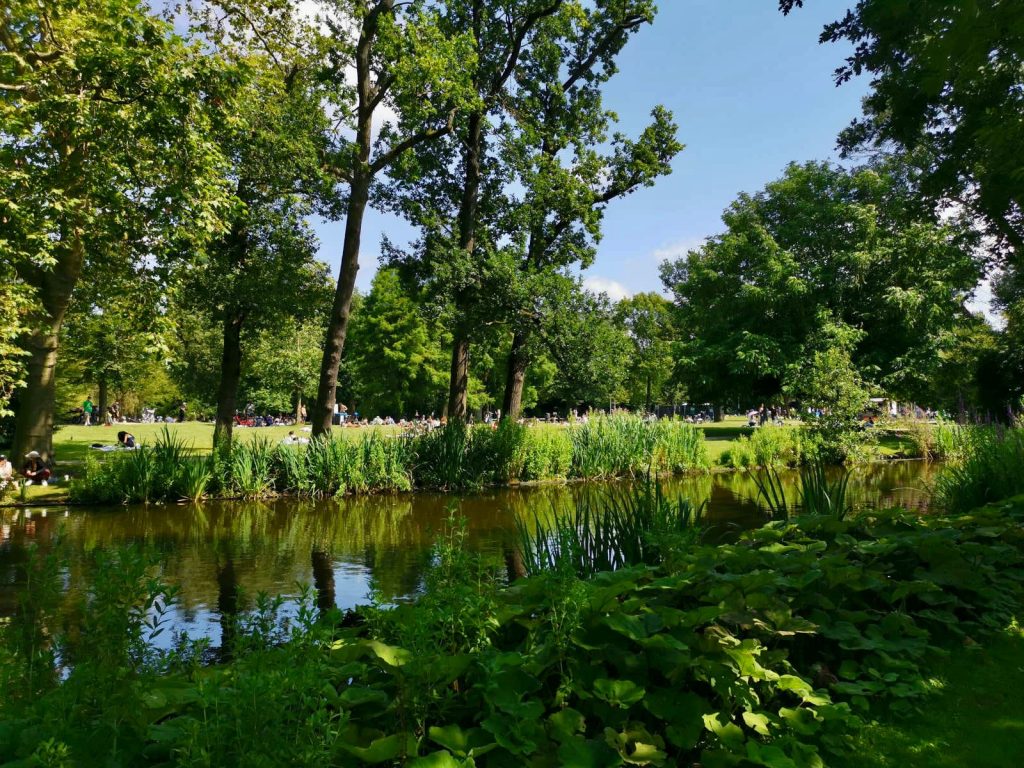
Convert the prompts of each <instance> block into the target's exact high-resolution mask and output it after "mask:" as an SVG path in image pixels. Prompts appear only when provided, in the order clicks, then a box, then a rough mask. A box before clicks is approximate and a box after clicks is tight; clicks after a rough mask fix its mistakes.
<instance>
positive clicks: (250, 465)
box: [227, 438, 275, 499]
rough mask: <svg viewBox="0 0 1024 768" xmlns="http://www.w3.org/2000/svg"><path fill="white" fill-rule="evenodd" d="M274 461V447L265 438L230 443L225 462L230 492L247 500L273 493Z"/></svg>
mask: <svg viewBox="0 0 1024 768" xmlns="http://www.w3.org/2000/svg"><path fill="white" fill-rule="evenodd" d="M274 459H275V446H274V445H273V444H272V443H271V442H270V441H269V440H267V439H266V438H256V439H254V440H250V441H248V442H242V441H241V440H236V441H234V442H232V444H231V449H230V453H229V454H228V461H227V470H228V474H229V476H230V478H231V480H230V483H231V485H230V487H231V489H232V491H233V492H234V493H237V494H238V495H240V496H242V497H243V498H247V499H256V498H259V497H261V496H266V495H267V494H268V493H270V492H271V491H273V489H274V474H273V469H274V463H275V462H274Z"/></svg>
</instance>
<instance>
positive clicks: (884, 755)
mask: <svg viewBox="0 0 1024 768" xmlns="http://www.w3.org/2000/svg"><path fill="white" fill-rule="evenodd" d="M934 674H935V676H936V677H937V678H938V679H939V681H940V682H941V687H940V688H939V689H938V690H937V692H936V693H935V694H934V695H933V696H931V697H930V698H929V699H928V700H927V702H926V703H925V704H924V706H923V707H922V709H921V711H920V712H918V713H915V714H913V715H911V716H908V717H906V718H905V719H895V718H892V717H886V718H883V719H882V720H881V721H880V722H877V723H874V724H872V725H869V726H867V727H866V728H864V729H863V730H861V731H860V733H858V734H856V735H855V736H854V737H853V738H854V748H853V749H852V750H851V751H850V752H849V753H848V754H847V755H845V756H844V757H843V758H842V759H838V760H834V761H830V762H829V765H836V766H839V767H840V768H854V766H857V767H858V768H859V767H860V766H863V765H872V766H877V768H897V766H898V767H899V768H963V767H964V766H985V768H1017V767H1018V766H1020V765H1021V761H1022V757H1024V696H1022V695H1021V691H1022V690H1024V634H1022V633H1021V632H1020V631H1019V630H1011V631H1009V632H1006V633H1005V634H1002V635H999V636H996V637H992V638H988V639H986V640H985V642H984V643H983V644H982V645H969V646H965V647H963V648H960V649H958V650H956V651H954V652H953V653H952V654H950V656H949V657H948V658H945V659H941V660H936V668H935V670H934Z"/></svg>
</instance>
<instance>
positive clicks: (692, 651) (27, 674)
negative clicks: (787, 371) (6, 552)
mask: <svg viewBox="0 0 1024 768" xmlns="http://www.w3.org/2000/svg"><path fill="white" fill-rule="evenodd" d="M986 455H987V456H988V457H989V458H991V456H992V452H990V453H989V454H986ZM985 461H986V459H984V458H980V459H977V460H976V461H974V463H973V466H975V467H979V466H980V465H981V464H982V463H984V462H985ZM969 465H971V464H970V462H968V463H967V464H965V466H969ZM576 518H577V519H576V521H575V522H574V521H571V520H569V519H568V518H566V519H565V520H563V521H562V522H561V523H559V524H558V525H556V529H557V530H545V529H541V528H534V527H531V526H530V525H529V524H526V525H524V526H523V527H522V529H521V541H520V545H519V552H520V556H521V557H522V558H523V561H524V563H526V564H527V565H528V568H527V570H528V572H529V574H530V575H529V576H528V577H527V578H524V579H520V580H518V581H515V582H513V583H512V584H505V583H504V582H503V580H502V578H501V576H500V573H499V572H500V568H499V567H498V566H497V564H496V563H494V562H492V561H491V560H490V559H489V557H490V556H488V555H485V554H476V553H473V552H470V551H469V550H467V549H466V547H465V546H464V537H465V528H464V525H462V524H461V523H460V522H459V521H457V520H454V519H453V520H451V521H450V523H449V525H448V527H447V529H446V530H445V531H444V532H443V533H442V534H441V536H440V537H439V538H438V540H437V542H436V544H435V546H434V549H433V552H432V557H431V565H430V567H429V569H428V571H427V574H426V576H425V578H424V582H423V585H422V589H421V591H420V593H419V595H418V597H417V599H416V600H415V601H414V602H411V603H402V604H399V605H393V604H389V603H387V602H386V601H382V600H380V599H379V598H377V599H371V602H370V604H369V605H367V606H364V607H361V608H360V609H359V610H358V612H357V613H354V614H346V615H344V616H343V615H342V614H340V613H339V612H338V611H337V609H322V608H317V604H316V600H315V595H314V594H313V592H312V591H310V590H306V591H304V592H302V594H301V595H300V597H299V599H298V605H297V607H296V609H295V610H294V611H291V610H288V611H285V610H283V602H282V601H281V600H280V599H278V600H274V599H271V598H267V597H265V596H261V597H259V598H257V599H256V600H255V603H254V604H252V605H251V607H250V608H249V609H248V610H242V611H240V612H239V614H238V615H237V616H235V617H234V618H232V619H230V620H229V623H228V624H226V625H225V638H226V640H225V642H224V645H223V646H222V647H221V648H220V649H219V651H218V652H217V653H216V654H215V655H212V656H211V652H212V651H213V650H214V649H212V648H211V647H210V641H209V640H208V639H204V638H188V637H179V638H177V639H176V642H175V643H174V644H173V648H172V650H170V651H164V652H161V651H157V650H155V649H154V647H153V646H152V644H151V640H152V638H153V637H154V636H155V635H156V634H158V633H159V632H161V631H162V626H163V617H164V616H165V615H166V614H167V612H168V611H169V610H171V608H172V607H173V603H174V589H173V587H172V586H170V585H167V584H165V583H163V582H162V581H161V580H160V577H159V575H157V574H158V566H159V555H158V553H156V552H147V551H145V550H140V549H134V548H127V549H119V550H117V551H113V552H104V551H98V552H95V553H93V557H94V559H95V563H94V566H95V571H96V574H97V577H96V580H95V581H94V583H93V584H92V585H91V586H90V588H89V590H88V594H85V595H82V596H81V605H80V606H79V608H78V609H77V610H78V613H76V616H77V620H79V621H80V622H81V626H82V627H83V628H84V629H86V630H88V631H81V632H78V631H75V630H74V628H72V627H70V626H69V625H68V624H67V623H66V622H62V621H61V619H60V616H59V615H58V614H57V611H58V610H59V608H58V602H57V601H56V599H55V598H56V596H57V595H59V594H60V592H61V588H60V578H61V573H62V569H63V565H62V563H61V555H60V553H59V552H56V551H55V552H51V553H49V554H45V555H44V554H41V553H39V552H33V553H32V554H31V556H30V558H29V561H28V563H27V564H26V573H27V574H30V576H31V578H30V579H29V582H28V584H29V589H27V590H26V591H25V593H24V594H23V595H22V597H21V610H19V612H18V613H17V614H16V615H15V617H14V618H13V619H12V620H9V621H8V622H7V623H6V624H0V675H2V677H0V683H3V685H4V690H5V691H7V692H8V695H6V696H5V697H4V699H3V700H2V701H0V759H2V760H5V761H6V760H14V761H21V762H20V763H16V764H21V765H47V766H65V765H72V764H80V763H81V761H82V760H83V759H84V756H86V755H90V756H97V757H98V756H106V758H108V759H109V760H113V761H116V762H117V763H118V764H122V765H140V766H142V765H195V764H204V765H229V764H230V765H243V764H244V765H248V764H265V765H272V764H290V765H328V764H332V765H353V766H354V765H385V766H397V765H406V766H414V767H416V768H429V767H430V766H456V767H457V766H472V765H477V766H484V765H486V766H498V767H500V766H513V765H517V766H519V765H536V766H548V765H552V766H554V765H561V766H572V767H573V768H584V767H585V766H620V765H627V764H629V765H650V766H663V765H690V764H694V763H696V762H699V763H700V764H701V765H704V766H710V767H712V768H714V767H715V766H767V767H770V768H775V767H777V766H786V767H787V768H815V767H817V766H824V765H846V764H860V762H858V760H855V759H854V758H853V755H854V754H855V753H859V754H860V758H859V759H860V760H861V761H862V760H863V758H864V757H865V755H864V754H862V751H863V750H864V749H865V748H868V749H870V748H872V745H877V748H878V749H881V750H882V751H883V753H884V752H885V751H887V750H889V749H890V748H893V747H891V746H890V745H896V746H899V745H903V746H902V747H901V748H903V749H904V750H905V749H906V748H907V746H908V744H907V742H908V736H914V735H915V734H917V733H919V732H920V733H924V731H927V730H928V728H927V726H926V724H925V723H922V718H924V719H925V720H926V719H927V715H928V712H929V708H930V707H932V706H936V707H939V709H940V711H945V709H948V708H949V706H950V704H949V702H948V701H947V699H949V698H950V694H953V695H954V696H955V692H951V691H949V688H948V685H949V684H951V681H952V679H953V678H954V676H955V672H956V670H957V669H963V668H964V667H965V666H968V665H971V664H974V663H979V662H983V663H984V664H985V665H986V668H987V669H989V672H987V673H986V676H985V678H984V680H985V685H986V686H989V687H990V688H989V689H987V690H986V693H988V694H989V696H990V697H991V701H992V703H991V704H986V702H985V701H984V698H983V697H982V696H981V695H980V693H978V692H975V693H974V694H972V697H971V700H972V706H973V707H974V710H975V711H974V712H973V713H972V721H973V722H984V720H985V718H988V719H989V720H991V719H992V718H994V717H996V716H999V717H1000V718H1002V721H1003V722H1004V725H1005V727H1004V728H1002V729H996V730H994V729H993V728H991V727H989V728H986V729H984V730H980V731H979V732H977V733H972V734H964V735H965V741H964V742H963V743H946V744H944V745H936V744H932V748H933V751H934V749H938V748H942V749H944V750H946V751H947V752H949V753H950V754H951V755H952V756H959V757H960V758H966V757H967V756H969V755H970V754H972V752H971V750H973V749H975V748H982V747H983V748H984V753H985V754H986V755H988V756H990V757H991V759H992V761H993V762H991V763H990V764H992V765H995V766H1001V765H1007V766H1009V765H1012V764H1013V763H1012V762H1010V761H1011V760H1012V759H1013V756H1014V755H1017V754H1019V751H1018V750H1019V748H1020V746H1021V739H1022V735H1021V732H1020V726H1021V725H1022V724H1024V720H1021V721H1020V722H1018V721H1017V720H1016V719H1015V718H1024V712H1021V711H1020V707H1019V706H1015V705H1012V704H1007V702H1012V701H1013V700H1014V699H1013V693H1014V692H1013V691H1009V690H1002V691H1001V692H1000V691H998V690H997V689H999V688H1000V686H1003V687H1005V685H1004V682H1005V680H1006V679H1007V677H1008V676H1007V675H1000V674H998V673H993V672H992V670H991V669H990V667H991V665H992V663H994V662H993V661H990V660H989V655H990V654H989V652H988V651H987V650H986V649H988V648H991V649H993V650H992V651H991V653H992V654H994V657H993V658H994V659H995V661H998V660H1000V659H1002V660H1008V663H1010V664H1012V665H1015V666H1014V668H1016V666H1020V665H1021V661H1022V660H1024V652H1022V648H1024V646H1022V645H1021V643H1020V642H1016V640H1019V638H1020V629H1019V626H1018V621H1019V618H1020V615H1021V608H1022V606H1024V496H1017V497H1015V498H1013V499H1009V500H1004V501H1000V502H998V503H996V504H988V505H986V506H983V507H979V508H976V509H973V510H971V511H970V512H967V513H964V514H934V515H923V516H922V515H915V514H911V513H907V512H905V511H903V510H886V511H872V512H867V513H862V514H859V515H846V514H845V511H843V510H835V509H832V510H831V511H830V512H829V513H827V514H802V515H800V516H797V517H793V518H789V519H786V520H776V521H773V522H770V523H768V524H766V525H765V526H763V527H761V528H759V529H755V530H752V531H748V532H746V533H744V534H742V535H741V536H740V537H739V539H738V540H737V541H736V542H733V543H724V544H713V545H712V544H706V543H704V542H703V541H702V538H701V535H700V530H699V527H698V526H696V525H695V524H694V523H695V520H696V517H695V515H694V514H693V510H691V509H689V508H688V507H687V505H686V503H685V500H671V499H668V498H666V497H665V496H664V495H662V494H661V493H660V492H659V491H658V490H657V486H656V484H654V483H648V484H647V485H646V486H645V487H644V488H642V489H640V490H639V491H637V492H636V493H635V494H633V495H632V496H631V497H630V498H628V499H626V498H620V499H611V500H608V501H607V502H606V503H605V505H604V506H603V507H602V508H600V509H593V510H591V509H586V508H584V507H580V508H578V509H577V511H576ZM627 518H628V519H630V520H635V521H638V523H637V524H635V525H628V526H625V525H622V524H621V523H622V522H623V521H625V520H626V519H627ZM580 519H586V521H587V523H586V526H585V527H587V528H588V529H590V530H591V531H593V532H594V534H593V535H592V536H591V538H590V539H589V540H588V541H587V542H581V540H580V539H579V538H578V537H577V536H576V535H575V534H574V533H573V532H572V529H573V528H575V530H576V531H577V533H578V532H579V531H580V530H581V528H580V526H579V525H577V523H578V522H579V520H580ZM595 543H596V544H595ZM607 550H611V551H614V552H615V553H617V558H616V559H615V560H614V561H607V560H602V559H601V555H602V554H603V553H605V552H606V551H607ZM28 608H31V610H28ZM951 660H952V663H953V667H952V668H951V670H950V672H949V674H948V677H949V680H946V679H944V678H946V677H947V674H946V673H943V672H939V671H937V670H936V665H937V664H939V663H940V662H941V665H945V664H946V663H947V662H950V661H951ZM960 677H962V675H961V676H960ZM1009 677H1011V678H1012V675H1010V676H1009ZM999 702H1002V704H1000V703H999ZM993 707H995V708H996V709H997V710H998V711H996V710H994V709H993ZM960 731H962V729H959V730H958V731H956V732H958V733H959V732H960ZM904 732H905V733H906V734H907V736H904ZM933 735H934V734H933ZM909 741H914V740H913V739H909ZM982 741H984V742H985V743H984V744H983V745H982V744H981V742H982ZM915 743H916V742H915ZM927 754H930V753H928V752H927V750H926V751H925V752H923V753H921V755H918V757H920V760H915V756H914V755H913V754H910V753H908V754H907V755H906V756H907V760H906V761H905V762H903V763H901V764H903V765H909V766H915V765H921V766H923V765H926V764H927V765H930V764H931V763H928V762H927V761H926V760H925V757H926V755H927ZM883 756H884V754H882V753H880V754H879V756H878V757H879V761H880V764H881V760H882V757H883ZM928 759H930V758H928ZM253 760H256V761H257V762H256V763H253V762H252V761H253ZM886 764H888V763H886ZM950 764H970V762H969V761H967V762H960V763H956V762H955V761H954V762H952V763H950Z"/></svg>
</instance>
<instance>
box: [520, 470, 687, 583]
mask: <svg viewBox="0 0 1024 768" xmlns="http://www.w3.org/2000/svg"><path fill="white" fill-rule="evenodd" d="M700 512H701V510H700V509H695V508H694V507H693V505H692V504H691V503H690V502H689V500H687V499H682V498H680V499H676V500H671V499H668V498H667V497H666V496H665V495H664V493H663V492H662V489H661V486H660V485H659V484H658V483H657V482H656V481H655V480H653V479H652V478H650V477H648V479H647V482H646V483H645V484H644V485H643V487H642V488H641V489H639V490H637V491H634V492H627V493H622V494H619V495H616V496H612V497H610V498H602V499H599V500H597V501H595V500H594V499H593V498H591V497H589V496H584V497H581V498H580V499H579V500H578V501H577V504H576V507H575V509H572V510H565V511H555V512H554V514H553V516H552V517H551V520H550V522H547V523H546V522H544V521H542V520H541V519H540V517H539V516H537V515H535V516H534V518H533V521H532V524H528V523H525V522H524V521H523V520H522V519H520V518H517V519H516V529H517V535H518V545H519V550H520V553H521V555H522V559H523V563H524V565H525V568H526V571H527V573H528V574H530V575H534V574H537V573H540V572H542V571H548V570H562V569H566V568H568V569H571V570H572V571H574V572H575V573H576V574H577V575H579V576H583V577H586V576H592V575H593V574H595V573H599V572H601V571H612V570H617V569H619V568H624V567H627V566H630V565H641V564H646V565H656V564H657V563H659V562H660V561H661V559H662V556H663V553H664V552H665V549H666V546H667V545H668V544H669V543H671V546H673V547H678V546H680V541H679V539H680V537H684V538H686V539H687V540H690V541H696V540H697V539H698V538H699V535H700V529H699V527H698V522H699V519H700Z"/></svg>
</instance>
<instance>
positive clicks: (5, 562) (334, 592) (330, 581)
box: [0, 462, 936, 647]
mask: <svg viewBox="0 0 1024 768" xmlns="http://www.w3.org/2000/svg"><path fill="white" fill-rule="evenodd" d="M935 470H936V467H935V466H934V465H929V464H925V463H924V462H893V463H889V464H877V465H870V466H867V467H862V468H858V469H856V470H855V471H854V473H853V476H852V478H851V481H850V485H849V490H848V496H849V498H850V500H851V501H852V502H853V503H854V504H855V505H856V506H858V507H863V506H881V507H884V506H893V505H904V506H907V507H909V508H911V509H924V508H925V505H926V503H927V494H926V493H925V489H926V488H927V487H928V486H929V484H930V479H931V477H932V475H933V474H934V471H935ZM796 480H797V474H796V473H786V474H785V475H784V483H785V486H786V494H787V498H788V499H789V500H790V503H793V502H795V501H796V500H797V489H796ZM628 487H629V486H628V484H626V483H614V484H596V483H591V484H565V485H545V486H537V487H520V488H510V489H502V490H489V491H485V492H483V493H479V494H473V495H470V496H466V497H462V498H453V497H450V496H442V495H438V494H417V495H395V496H368V497H360V498H352V499H340V500H333V499H332V500H323V501H315V502H314V501H309V500H303V501H296V500H276V501H273V502H266V503H260V502H233V503H210V504H206V505H203V506H199V507H197V506H187V505H183V506H178V505H154V506H150V507H119V508H114V509H72V510H71V511H70V512H68V511H67V510H64V509H60V510H56V509H52V508H51V509H48V510H47V511H46V513H45V514H44V513H43V511H42V510H39V509H35V510H22V511H16V510H11V509H6V510H3V511H0V525H2V526H3V527H2V528H0V616H3V615H9V614H10V613H11V612H12V611H13V609H14V606H15V601H16V589H17V584H18V582H20V581H21V580H22V579H23V577H24V563H25V560H26V558H27V551H26V547H27V546H28V545H30V544H32V543H37V544H38V545H39V546H40V550H41V551H47V550H48V549H50V548H52V546H53V542H54V540H55V537H56V536H57V534H58V533H59V532H60V531H63V537H64V542H65V547H66V551H67V553H68V567H67V571H66V575H65V587H66V592H67V595H68V597H67V599H68V600H69V601H73V600H74V599H75V598H76V596H80V595H81V594H82V591H83V590H85V589H87V588H88V585H89V584H90V583H91V581H90V580H91V578H92V575H91V574H92V571H93V569H94V567H95V563H94V562H93V560H92V558H91V557H90V554H91V553H93V552H95V551H97V550H105V549H109V548H112V547H119V546H125V545H128V544H134V545H137V546H142V547H146V548H150V549H152V550H154V551H155V552H156V553H157V557H158V559H159V562H160V571H161V576H162V577H163V579H164V580H165V581H166V582H168V583H169V584H172V585H176V586H178V587H179V593H178V599H177V602H176V603H175V604H174V605H173V606H172V607H171V608H170V609H169V610H168V612H167V614H166V616H165V619H166V625H165V626H166V627H167V629H166V630H165V632H164V633H163V634H162V635H161V637H160V638H159V639H158V643H157V644H158V645H160V646H161V647H169V646H170V645H171V643H172V642H173V634H174V632H179V631H183V632H186V633H187V634H188V635H189V636H190V637H191V638H193V639H194V638H198V637H204V636H205V637H209V638H210V640H211V643H212V644H213V645H217V644H218V643H219V641H220V636H221V616H222V614H223V613H225V612H231V611H236V610H242V611H244V610H247V609H251V608H252V607H253V604H254V602H255V599H256V596H257V595H258V594H259V593H266V594H268V595H282V596H284V597H286V598H290V601H286V604H285V606H284V607H283V608H282V611H281V614H280V615H281V616H291V615H294V610H295V604H294V598H295V597H296V595H297V594H298V592H299V585H303V584H304V585H309V586H311V587H315V588H316V590H318V592H317V594H319V595H320V599H321V601H324V600H326V601H327V603H331V604H334V605H336V606H338V607H339V608H341V609H346V608H351V607H354V606H356V605H359V604H365V603H366V602H367V600H368V598H369V595H370V587H371V582H372V583H373V585H374V586H375V587H376V589H377V591H378V593H379V594H380V595H381V596H382V597H383V599H385V600H387V601H392V600H398V599H402V598H403V597H407V596H409V595H411V594H414V593H415V592H416V591H417V590H418V589H419V587H420V584H421V579H422V574H423V568H424V563H425V559H426V557H427V556H428V553H429V550H430V545H431V542H432V541H433V540H434V538H435V536H436V534H437V533H438V532H439V531H441V530H443V528H444V526H445V521H446V518H447V517H448V515H449V510H453V511H454V513H455V514H456V515H459V516H463V517H465V518H466V519H467V522H468V531H467V539H466V540H467V544H468V546H469V547H470V548H472V549H474V550H476V551H480V552H482V553H484V554H486V556H487V557H488V558H490V559H492V560H493V562H494V563H495V565H497V566H499V567H504V565H505V563H506V560H507V559H510V558H508V556H509V555H510V554H511V552H512V551H513V549H514V547H515V541H516V535H515V519H516V517H519V518H520V519H523V520H525V521H532V520H533V518H534V515H537V516H538V517H540V518H542V519H543V518H544V517H546V516H548V515H550V514H551V510H553V509H565V508H567V507H570V506H572V505H574V504H575V503H576V501H577V500H579V499H581V498H583V497H591V498H599V497H601V496H605V495H607V494H609V493H620V492H623V491H626V490H628ZM664 490H665V492H666V494H667V495H668V496H669V497H671V498H676V497H680V496H681V497H685V498H689V499H690V500H691V501H692V502H693V503H694V504H702V503H704V502H707V509H706V520H707V522H708V524H709V525H711V526H713V527H714V528H715V529H716V531H722V532H727V531H735V530H738V529H742V528H749V527H752V526H755V525H758V524H760V523H761V522H762V521H763V520H764V517H763V515H762V513H761V511H760V507H759V506H758V504H757V503H756V501H755V500H756V498H757V488H756V485H755V484H754V482H753V480H752V479H751V478H750V477H749V476H747V475H746V474H744V473H713V474H710V475H704V476H698V477H686V478H674V479H671V480H667V481H665V482H664ZM714 538H716V536H715V535H712V539H714ZM325 604H326V603H325Z"/></svg>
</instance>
